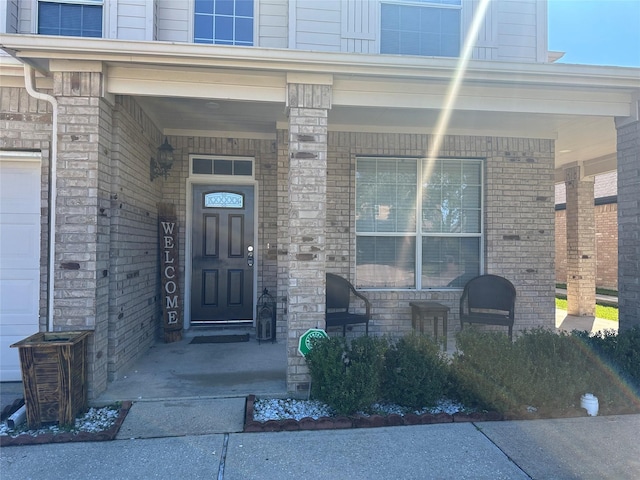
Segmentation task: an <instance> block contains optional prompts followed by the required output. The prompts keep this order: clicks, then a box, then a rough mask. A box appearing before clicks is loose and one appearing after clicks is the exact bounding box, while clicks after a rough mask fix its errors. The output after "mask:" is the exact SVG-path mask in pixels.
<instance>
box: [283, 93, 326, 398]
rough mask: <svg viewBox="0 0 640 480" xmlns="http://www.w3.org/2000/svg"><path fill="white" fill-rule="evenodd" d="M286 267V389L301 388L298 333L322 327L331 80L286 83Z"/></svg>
mask: <svg viewBox="0 0 640 480" xmlns="http://www.w3.org/2000/svg"><path fill="white" fill-rule="evenodd" d="M287 104H288V107H289V182H288V183H289V198H288V200H289V235H288V238H289V248H288V252H289V253H288V254H289V265H288V267H289V269H288V279H289V283H288V286H287V298H288V320H289V325H288V344H287V357H288V360H287V389H288V390H289V391H290V392H297V391H301V392H305V391H306V389H307V388H308V382H309V376H308V370H307V366H306V363H305V361H304V358H303V357H302V356H301V355H300V354H299V353H298V351H297V350H298V339H299V338H300V336H301V335H302V334H303V333H304V332H305V331H306V330H307V329H309V328H315V327H320V328H324V310H325V255H326V252H325V243H326V231H325V223H326V216H327V215H326V204H327V198H326V196H327V113H328V109H329V108H331V85H328V84H324V85H322V84H320V85H319V84H303V83H292V82H290V83H288V85H287Z"/></svg>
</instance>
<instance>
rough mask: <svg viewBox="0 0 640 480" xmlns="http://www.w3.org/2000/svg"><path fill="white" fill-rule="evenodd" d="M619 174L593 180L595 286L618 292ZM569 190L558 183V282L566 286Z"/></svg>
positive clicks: (609, 174) (604, 174) (607, 174)
mask: <svg viewBox="0 0 640 480" xmlns="http://www.w3.org/2000/svg"><path fill="white" fill-rule="evenodd" d="M617 193H618V174H617V172H615V171H613V172H609V173H603V174H601V175H598V176H596V177H595V179H594V197H595V198H594V220H595V240H596V244H595V248H596V277H595V286H596V287H598V288H606V289H609V290H617V289H618V196H617ZM566 211H567V203H566V190H565V185H564V184H563V183H558V184H556V282H558V283H567V221H566Z"/></svg>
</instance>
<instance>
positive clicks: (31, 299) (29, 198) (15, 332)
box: [0, 152, 41, 382]
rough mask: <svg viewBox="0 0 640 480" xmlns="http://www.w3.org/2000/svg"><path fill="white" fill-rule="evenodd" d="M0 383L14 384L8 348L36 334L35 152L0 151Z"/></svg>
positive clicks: (16, 364)
mask: <svg viewBox="0 0 640 480" xmlns="http://www.w3.org/2000/svg"><path fill="white" fill-rule="evenodd" d="M0 153H1V154H2V155H1V156H0V349H1V350H0V381H3V382H6V381H16V380H20V379H21V377H20V360H19V358H18V351H17V349H15V348H9V345H11V344H12V343H15V342H17V341H18V340H21V339H23V338H25V337H27V336H29V335H32V334H34V333H36V332H38V308H39V298H40V295H39V292H40V197H41V194H40V154H7V152H0Z"/></svg>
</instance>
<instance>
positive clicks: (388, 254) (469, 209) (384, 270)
mask: <svg viewBox="0 0 640 480" xmlns="http://www.w3.org/2000/svg"><path fill="white" fill-rule="evenodd" d="M482 167H483V163H482V161H481V160H477V159H435V160H427V159H416V158H386V157H385V158H373V157H369V158H366V157H362V158H358V159H357V160H356V202H355V219H356V286H357V287H358V288H372V289H373V288H380V289H418V290H420V289H446V288H462V287H464V285H465V284H466V283H467V281H469V280H470V279H471V278H473V277H475V276H477V275H479V274H480V266H481V255H482V235H483V232H482V189H483V182H482V178H483V171H482Z"/></svg>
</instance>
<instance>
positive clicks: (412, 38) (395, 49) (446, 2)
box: [380, 0, 462, 57]
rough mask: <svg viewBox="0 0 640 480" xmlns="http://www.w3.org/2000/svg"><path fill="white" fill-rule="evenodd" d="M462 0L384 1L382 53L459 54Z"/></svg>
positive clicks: (381, 37) (445, 55)
mask: <svg viewBox="0 0 640 480" xmlns="http://www.w3.org/2000/svg"><path fill="white" fill-rule="evenodd" d="M461 10H462V0H406V1H404V0H384V1H383V3H382V4H381V12H380V13H381V15H380V26H381V33H380V53H395V54H401V55H423V56H434V57H457V56H459V54H460V23H461Z"/></svg>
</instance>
